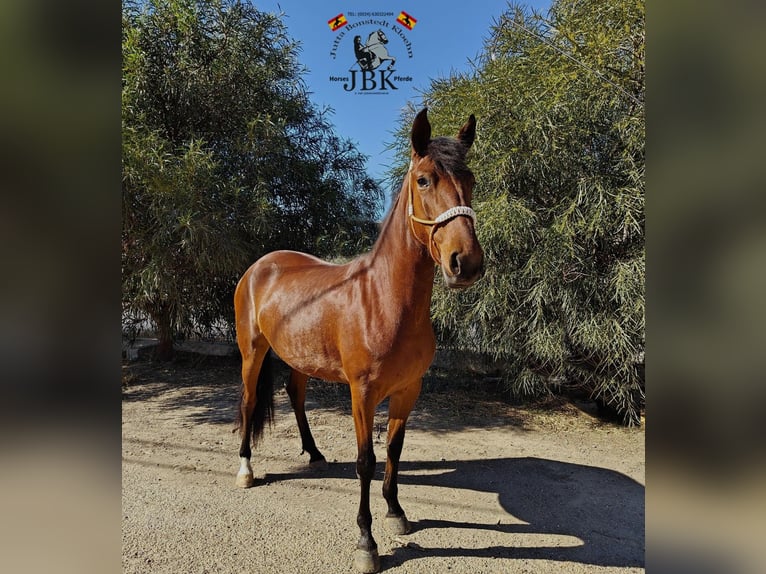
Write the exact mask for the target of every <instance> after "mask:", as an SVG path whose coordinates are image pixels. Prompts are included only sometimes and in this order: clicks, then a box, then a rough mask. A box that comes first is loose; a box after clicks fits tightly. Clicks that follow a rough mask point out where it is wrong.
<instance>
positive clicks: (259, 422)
mask: <svg viewBox="0 0 766 574" xmlns="http://www.w3.org/2000/svg"><path fill="white" fill-rule="evenodd" d="M241 406H242V401H241V400H240V408H239V409H238V410H239V412H238V416H237V428H238V429H240V430H242V433H243V435H242V436H247V435H248V434H250V435H251V437H252V442H253V446H255V445H257V444H258V441H259V440H260V439H261V436H263V429H264V428H265V427H266V423H267V422H268V423H269V427H271V423H272V421H273V420H274V358H273V357H272V356H271V351H269V352H267V353H266V356H265V357H264V358H263V364H262V365H261V370H260V372H259V373H258V384H257V386H256V387H255V412H254V413H253V415H252V416H251V417H250V420H249V424H248V426H249V427H250V428H244V429H243V428H242V425H243V424H244V421H243V420H242V408H241Z"/></svg>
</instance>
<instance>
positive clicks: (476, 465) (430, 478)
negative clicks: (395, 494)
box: [122, 359, 645, 574]
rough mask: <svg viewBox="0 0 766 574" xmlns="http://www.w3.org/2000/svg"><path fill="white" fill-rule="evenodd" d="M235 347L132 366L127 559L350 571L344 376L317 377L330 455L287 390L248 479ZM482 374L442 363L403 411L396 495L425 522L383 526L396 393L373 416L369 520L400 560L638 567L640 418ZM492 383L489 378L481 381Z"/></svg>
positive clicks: (229, 569)
mask: <svg viewBox="0 0 766 574" xmlns="http://www.w3.org/2000/svg"><path fill="white" fill-rule="evenodd" d="M239 384H240V383H239V379H238V370H237V366H236V364H235V363H234V362H233V361H232V360H231V359H228V360H216V361H213V362H212V363H211V361H210V360H206V361H205V362H204V363H200V361H196V360H189V359H187V360H186V361H180V362H177V363H173V364H170V365H166V366H162V367H156V366H152V365H150V364H148V363H144V362H141V361H138V362H134V363H130V364H128V365H124V366H123V410H122V412H123V421H122V433H123V435H122V436H123V439H122V445H123V446H122V448H123V453H122V456H123V467H122V468H123V470H122V481H123V482H122V493H123V494H122V540H123V548H122V564H123V572H125V573H131V574H132V573H135V574H145V573H147V572H152V573H154V572H157V573H171V572H172V573H173V574H179V573H194V574H202V573H211V574H212V573H234V572H237V573H240V572H241V573H253V574H256V573H257V574H277V573H280V574H281V573H291V574H293V573H304V572H305V573H307V574H317V573H344V572H349V573H350V572H353V569H352V567H351V560H352V554H353V549H354V546H355V544H356V540H357V538H358V528H357V526H356V512H357V507H358V499H359V486H358V481H357V479H356V475H355V470H354V469H355V466H354V460H355V458H356V446H355V439H354V429H353V421H352V418H351V415H350V400H349V398H348V389H347V387H345V386H343V385H337V384H327V383H321V382H310V383H309V386H310V388H309V394H308V399H307V408H308V416H309V422H310V424H311V426H312V430H313V433H314V437H315V439H316V442H317V445H318V447H319V448H320V450H322V452H323V453H324V455H325V456H326V457H327V460H328V461H329V462H330V464H329V468H328V469H327V470H324V471H320V472H316V471H311V470H309V468H308V464H307V463H308V455H303V456H301V455H300V450H301V449H300V438H299V435H298V430H297V427H296V425H295V419H294V417H293V414H292V411H291V410H290V407H289V401H288V399H287V395H286V393H285V391H284V390H283V389H282V388H281V385H280V386H279V390H278V391H277V393H276V398H275V400H276V421H275V424H274V426H273V427H272V429H271V430H270V431H269V430H267V432H266V436H265V440H264V441H263V442H262V444H261V445H260V446H259V448H258V449H257V450H256V451H255V453H254V457H253V467H254V469H255V473H256V478H257V479H259V480H258V482H257V484H256V486H255V487H253V488H250V489H246V490H245V489H239V488H236V487H235V486H234V477H235V474H236V472H237V469H238V466H239V460H238V456H237V451H238V446H239V442H238V438H237V436H236V435H235V434H232V429H233V420H234V416H235V412H236V407H237V403H238V399H239ZM488 386H489V387H491V385H488V384H486V383H480V382H477V381H471V380H470V379H468V380H464V381H460V382H457V383H456V382H454V381H449V380H447V379H446V378H445V377H444V376H442V375H440V374H439V373H430V374H429V375H428V376H427V378H426V380H425V384H424V390H423V393H422V394H421V397H420V399H419V401H418V404H417V406H416V409H415V410H414V411H413V413H412V415H411V417H410V422H409V424H408V427H407V436H406V439H405V444H404V452H403V454H402V464H401V472H400V488H399V498H400V502H401V504H402V506H403V508H404V509H405V511H406V512H407V517H408V518H409V520H410V521H411V522H412V523H413V526H414V531H413V532H412V533H411V534H409V535H406V536H394V535H391V534H389V533H388V532H387V531H386V530H385V529H384V527H383V524H382V522H383V521H382V518H383V516H384V515H385V512H386V505H385V501H384V500H383V497H382V495H381V492H380V489H381V485H382V474H383V463H384V460H385V425H386V414H385V413H386V410H385V403H384V404H383V405H381V407H380V408H379V410H378V414H377V416H376V427H377V429H378V431H379V433H376V444H375V450H376V456H377V458H378V465H377V472H376V477H375V480H374V481H373V484H372V503H371V509H372V513H373V534H374V536H375V538H376V540H377V543H378V547H379V552H380V555H381V569H382V571H384V572H391V573H405V572H409V573H416V572H429V573H431V572H454V573H461V574H483V573H508V572H519V573H521V572H553V573H556V572H562V573H580V572H599V573H602V572H603V573H628V572H643V571H644V485H645V478H644V468H645V467H644V431H643V429H626V428H621V427H618V426H615V425H613V424H611V423H604V422H601V421H599V420H598V419H596V418H595V417H594V416H592V414H589V412H587V411H588V409H587V405H580V406H582V407H584V409H583V408H577V406H575V405H572V404H568V403H564V404H562V403H557V404H555V405H553V408H550V407H551V405H548V407H549V408H546V409H543V408H539V407H538V408H529V407H527V408H522V407H515V406H512V405H509V404H506V403H505V402H503V401H500V400H499V398H498V395H497V393H496V392H493V391H492V389H488V388H487V387H488ZM478 389H481V390H478Z"/></svg>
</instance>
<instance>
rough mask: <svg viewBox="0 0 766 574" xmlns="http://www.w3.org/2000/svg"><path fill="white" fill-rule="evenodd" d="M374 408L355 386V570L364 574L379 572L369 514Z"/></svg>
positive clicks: (375, 544)
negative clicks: (357, 495)
mask: <svg viewBox="0 0 766 574" xmlns="http://www.w3.org/2000/svg"><path fill="white" fill-rule="evenodd" d="M375 406H376V405H375V404H374V403H373V402H372V401H371V400H370V399H369V397H368V396H367V395H365V393H364V392H361V391H360V389H359V388H358V386H356V385H354V384H353V383H352V385H351V409H352V411H353V415H354V428H355V430H356V444H357V459H356V474H357V476H358V477H359V484H360V487H361V494H360V497H359V513H358V514H357V517H356V523H357V525H358V526H359V532H360V536H359V542H358V543H357V545H356V551H355V552H354V568H356V570H357V571H358V572H362V573H363V574H372V573H373V572H377V571H378V570H379V569H380V558H379V557H378V545H377V543H376V542H375V539H374V538H373V537H372V513H371V512H370V483H371V482H372V478H373V476H374V474H375V451H374V449H373V445H372V425H373V418H374V416H375Z"/></svg>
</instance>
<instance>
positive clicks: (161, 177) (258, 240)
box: [122, 0, 381, 357]
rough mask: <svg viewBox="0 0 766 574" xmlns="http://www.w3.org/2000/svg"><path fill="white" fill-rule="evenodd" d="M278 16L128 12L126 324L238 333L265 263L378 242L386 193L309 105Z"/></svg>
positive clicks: (294, 49) (199, 1) (209, 8)
mask: <svg viewBox="0 0 766 574" xmlns="http://www.w3.org/2000/svg"><path fill="white" fill-rule="evenodd" d="M298 56H299V46H298V45H297V44H295V43H294V42H293V41H292V40H291V39H290V38H289V37H288V36H287V34H286V31H285V28H284V26H283V25H282V23H281V20H280V18H279V16H278V15H274V14H267V13H263V12H260V11H258V10H257V9H256V8H254V7H253V6H251V5H250V4H248V3H243V2H239V1H236V0H148V1H146V2H128V3H125V4H124V5H123V12H122V57H123V69H122V148H123V152H122V156H123V157H122V160H123V161H122V165H123V173H122V200H123V214H122V215H123V217H122V219H123V223H122V283H123V285H122V288H123V313H124V316H125V315H129V314H137V315H139V316H148V317H149V318H150V319H151V320H152V322H153V323H154V324H155V325H156V328H157V332H158V336H159V339H160V355H162V356H164V357H168V356H170V355H172V338H173V335H174V333H178V332H180V333H187V334H188V333H192V332H195V331H196V332H209V331H210V330H211V329H213V328H214V327H216V326H219V327H220V326H224V327H225V326H227V325H228V326H229V327H230V326H231V320H232V311H231V307H232V303H231V297H232V292H233V289H234V285H235V284H236V281H237V279H238V277H239V276H240V275H241V274H242V272H244V270H245V269H246V268H247V266H248V265H249V264H250V263H252V262H253V261H254V260H255V259H257V258H258V257H259V256H261V255H263V254H264V253H265V252H267V251H270V250H273V249H279V248H292V249H300V250H304V251H310V252H313V253H316V254H318V255H330V254H349V253H353V252H355V251H358V250H359V249H360V248H362V247H364V246H365V245H367V244H369V243H370V242H371V240H372V238H373V237H374V235H375V233H376V226H375V223H374V218H375V215H376V213H377V207H378V203H379V201H380V196H381V192H380V189H379V187H378V185H377V184H376V183H375V182H374V181H373V180H372V179H371V178H369V177H368V176H367V174H366V172H365V167H364V166H365V158H364V156H362V155H360V154H359V153H358V151H357V150H356V148H355V147H354V146H353V145H352V144H351V143H350V142H349V141H345V140H342V139H340V138H339V137H338V136H337V135H335V133H334V130H333V127H332V125H331V124H330V122H329V121H328V114H329V110H324V111H320V110H317V109H316V108H315V106H313V105H312V104H311V102H310V101H309V98H308V94H307V92H306V88H305V85H304V83H303V81H302V77H301V74H302V73H303V71H304V70H303V69H302V67H301V66H300V64H299V59H298Z"/></svg>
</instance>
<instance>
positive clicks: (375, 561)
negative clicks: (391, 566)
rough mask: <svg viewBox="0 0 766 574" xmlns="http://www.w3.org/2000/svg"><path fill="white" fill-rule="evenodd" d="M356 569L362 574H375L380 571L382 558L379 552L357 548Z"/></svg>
mask: <svg viewBox="0 0 766 574" xmlns="http://www.w3.org/2000/svg"><path fill="white" fill-rule="evenodd" d="M354 569H355V570H356V571H357V572H361V573H362V574H374V573H375V572H377V571H378V570H380V557H379V556H378V551H377V550H373V551H372V552H368V551H367V550H362V549H361V548H357V549H356V550H355V551H354Z"/></svg>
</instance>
